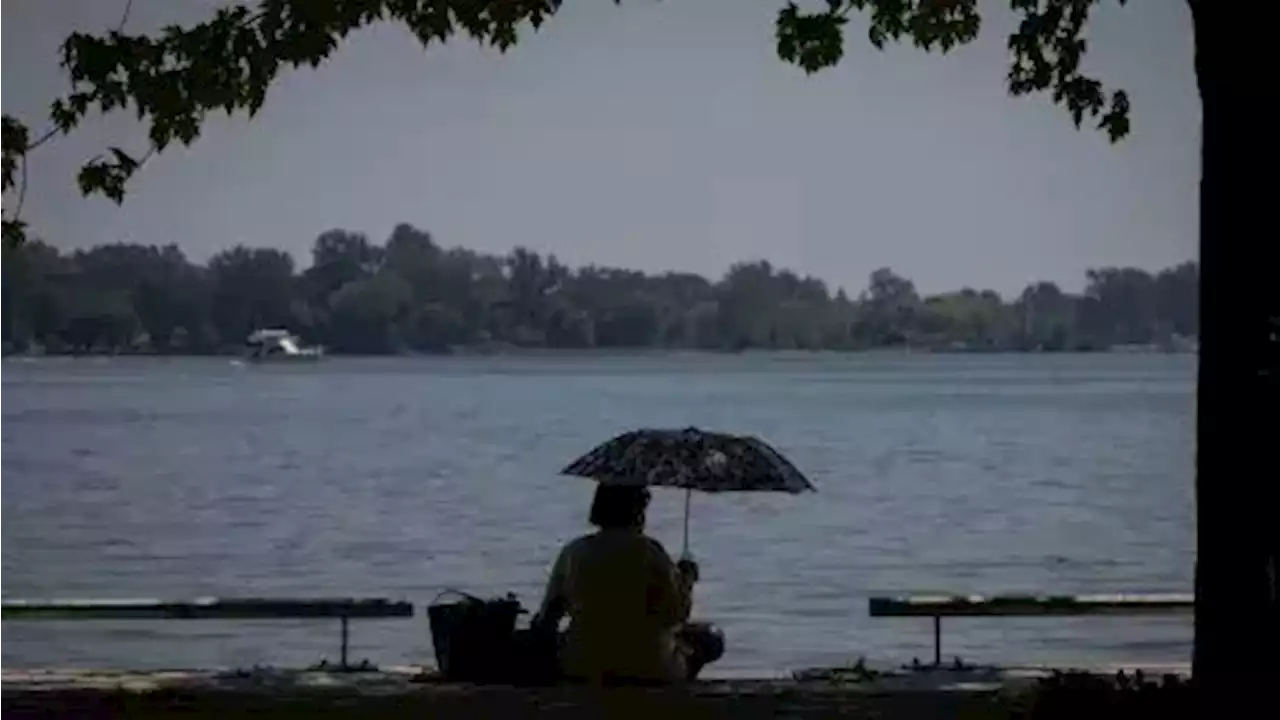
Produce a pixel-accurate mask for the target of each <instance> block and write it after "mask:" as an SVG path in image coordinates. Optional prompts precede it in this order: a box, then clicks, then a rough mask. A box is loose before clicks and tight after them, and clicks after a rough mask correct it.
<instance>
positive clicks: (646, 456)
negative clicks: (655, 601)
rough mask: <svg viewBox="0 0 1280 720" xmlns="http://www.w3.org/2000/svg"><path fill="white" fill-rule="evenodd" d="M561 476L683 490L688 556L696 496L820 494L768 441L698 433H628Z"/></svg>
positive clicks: (584, 457) (568, 469) (566, 470)
mask: <svg viewBox="0 0 1280 720" xmlns="http://www.w3.org/2000/svg"><path fill="white" fill-rule="evenodd" d="M561 473H562V474H565V475H576V476H578V477H587V478H591V479H593V480H597V481H600V482H605V483H619V484H637V485H650V486H658V487H676V488H684V490H685V491H686V494H685V499H684V549H683V552H682V554H683V555H685V556H687V555H688V552H689V506H690V502H691V498H692V496H693V491H694V490H701V491H703V492H711V493H716V492H785V493H802V492H805V491H808V490H815V488H814V487H813V484H812V483H810V482H809V480H808V479H806V478H805V476H804V474H803V473H801V472H800V471H799V470H797V469H796V466H795V465H792V464H791V463H790V462H789V461H788V460H787V459H786V458H784V457H782V454H781V453H779V452H778V451H777V450H774V449H773V448H772V447H770V446H769V445H768V443H766V442H764V441H763V440H760V439H759V438H755V437H750V436H745V435H729V434H727V433H714V432H706V431H704V430H699V429H697V428H685V429H683V430H671V429H646V430H633V431H631V432H627V433H623V434H621V435H619V436H617V437H615V438H613V439H611V440H608V441H606V442H605V443H603V444H601V445H599V446H597V447H596V448H595V449H593V450H592V451H591V452H588V453H587V454H586V455H583V456H582V457H580V458H578V459H577V460H574V461H573V462H571V463H569V465H568V467H566V468H565V469H564V470H562V471H561Z"/></svg>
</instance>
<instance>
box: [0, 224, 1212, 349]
mask: <svg viewBox="0 0 1280 720" xmlns="http://www.w3.org/2000/svg"><path fill="white" fill-rule="evenodd" d="M3 268H4V283H3V288H4V306H5V308H6V313H5V314H4V323H5V324H4V339H5V346H6V348H7V349H10V350H17V351H21V350H24V349H31V348H34V347H36V346H39V347H42V348H44V349H45V350H46V351H49V352H91V351H92V352H100V351H108V352H184V353H207V352H216V351H219V350H220V349H226V348H231V347H234V346H238V345H239V344H240V343H241V342H242V341H243V340H244V338H245V337H246V336H247V335H248V334H249V333H250V332H251V331H252V330H254V329H255V328H260V327H272V326H286V327H289V328H291V329H293V330H295V331H297V332H299V333H300V334H302V335H304V336H306V337H307V338H308V339H310V340H313V341H317V342H320V343H322V344H324V345H326V346H328V347H330V348H332V349H333V350H336V351H339V352H348V353H393V352H406V351H408V352H444V351H449V350H451V349H455V348H472V349H489V350H492V349H500V348H510V347H551V348H650V347H661V348H698V349H703V350H727V351H735V350H741V349H745V348H764V349H785V350H819V349H832V350H861V349H869V348H878V347H904V346H905V347H913V348H923V349H933V350H966V351H992V350H1047V351H1053V350H1088V349H1101V348H1106V347H1109V346H1112V345H1116V344H1152V343H1154V344H1163V343H1167V342H1171V341H1173V340H1175V339H1176V338H1177V337H1179V336H1181V337H1194V336H1196V335H1197V334H1198V331H1199V317H1198V305H1199V294H1198V293H1199V278H1200V276H1199V269H1198V267H1197V266H1196V265H1195V264H1194V263H1185V264H1182V265H1179V266H1176V267H1173V268H1169V269H1166V270H1164V271H1161V272H1160V273H1157V274H1155V275H1151V274H1149V273H1147V272H1145V271H1142V270H1138V269H1136V268H1101V269H1097V270H1090V271H1089V273H1088V276H1087V280H1088V286H1087V288H1086V291H1085V292H1084V293H1083V294H1082V295H1073V294H1069V293H1066V292H1063V291H1062V290H1061V289H1060V288H1058V287H1057V286H1055V285H1053V284H1052V283H1036V284H1033V285H1031V286H1028V287H1027V288H1026V290H1024V291H1023V292H1022V294H1021V295H1020V296H1019V297H1017V298H1015V299H1013V300H1012V301H1009V302H1006V301H1005V300H1003V299H1002V298H1001V297H1000V296H999V295H998V294H997V293H995V292H994V291H991V290H974V289H971V288H964V289H961V290H958V291H955V292H948V293H941V294H938V295H932V296H926V297H922V296H921V295H920V293H919V292H918V291H917V290H916V287H915V285H914V283H912V282H911V281H910V280H909V279H907V278H904V277H902V276H900V275H898V274H896V273H894V272H893V271H892V270H890V269H889V268H879V269H877V270H875V271H873V272H872V273H870V276H869V279H868V284H867V287H866V289H865V290H864V291H863V292H862V293H861V294H860V295H859V296H858V297H857V298H850V297H849V296H848V295H847V294H846V293H845V292H844V291H843V290H842V289H837V290H836V291H835V292H834V293H832V292H831V291H830V289H829V288H828V287H827V285H826V283H824V282H823V281H821V280H819V279H817V278H813V277H802V276H799V275H797V274H795V273H793V272H790V271H788V270H779V269H777V268H774V267H773V266H772V265H770V264H769V263H767V262H763V261H757V262H745V263H739V264H737V265H735V266H733V267H732V268H730V269H729V271H728V272H727V273H726V274H725V275H724V277H722V278H721V279H720V280H719V281H718V282H712V281H710V280H708V279H706V278H704V277H702V276H699V275H695V274H692V273H677V272H669V273H662V274H657V275H650V274H645V273H641V272H637V271H634V270H624V269H617V268H603V267H595V266H588V267H583V268H578V269H572V268H569V267H566V266H565V265H563V264H561V263H560V262H559V261H558V260H557V259H556V258H555V256H545V257H544V256H542V255H541V254H539V253H537V252H534V251H532V250H529V249H527V248H516V249H514V250H512V251H511V252H510V253H508V254H506V255H503V256H494V255H485V254H480V253H476V252H472V251H470V250H466V249H462V248H444V247H441V246H440V245H438V244H437V243H436V241H435V239H434V238H432V236H431V235H430V234H429V233H427V232H425V231H422V230H419V229H417V228H414V227H412V226H410V225H405V224H401V225H398V226H397V227H396V228H395V229H394V230H393V231H392V233H391V236H390V238H388V240H387V242H386V243H385V244H384V245H379V244H377V243H373V242H370V241H369V239H368V238H367V237H366V236H364V235H362V234H360V233H355V232H350V231H346V230H330V231H327V232H325V233H322V234H321V235H320V236H319V237H318V238H316V241H315V244H314V246H313V249H312V262H311V265H310V267H308V268H307V269H306V270H304V271H302V272H297V271H296V270H295V267H294V262H293V259H292V258H291V257H290V256H289V255H288V254H287V253H285V252H282V251H280V250H275V249H270V248H246V247H235V248H231V249H229V250H226V251H223V252H221V253H219V254H217V255H215V256H214V257H213V258H212V259H211V260H210V261H209V263H208V264H207V265H204V266H201V265H196V264H193V263H191V262H189V261H188V260H187V259H186V258H185V257H184V256H183V254H182V251H181V250H179V249H178V248H177V246H176V245H169V246H166V247H152V246H143V245H123V244H116V245H100V246H98V247H95V248H92V249H89V250H81V251H76V252H74V253H71V254H69V255H63V254H61V253H59V252H58V251H57V250H55V249H54V248H52V247H50V246H48V245H46V244H44V243H42V242H39V241H33V242H29V243H25V244H23V245H22V246H19V247H14V248H7V249H6V250H5V258H4V263H3Z"/></svg>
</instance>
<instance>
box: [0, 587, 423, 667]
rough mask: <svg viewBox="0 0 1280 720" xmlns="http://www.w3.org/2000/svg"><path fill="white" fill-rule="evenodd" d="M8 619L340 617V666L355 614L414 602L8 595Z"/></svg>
mask: <svg viewBox="0 0 1280 720" xmlns="http://www.w3.org/2000/svg"><path fill="white" fill-rule="evenodd" d="M0 613H2V615H0V616H2V617H3V619H5V620H267V619H318V618H337V619H338V620H339V621H340V623H341V632H342V646H341V664H340V667H341V668H342V669H348V668H350V666H349V665H348V664H347V648H348V646H349V637H350V630H349V627H348V625H349V623H350V621H351V620H352V619H370V618H384V619H385V618H407V617H413V604H412V603H409V602H404V601H402V600H388V599H385V598H212V597H210V598H197V599H195V600H191V601H174V600H114V599H112V600H80V599H76V600H4V601H3V602H2V603H0Z"/></svg>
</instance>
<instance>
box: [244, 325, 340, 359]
mask: <svg viewBox="0 0 1280 720" xmlns="http://www.w3.org/2000/svg"><path fill="white" fill-rule="evenodd" d="M244 346H245V358H246V359H248V360H250V361H253V362H277V361H282V362H288V361H292V360H319V359H320V358H321V357H323V356H324V349H323V348H320V347H313V346H307V345H303V344H302V340H301V339H299V338H298V336H297V335H294V334H293V333H291V332H289V331H288V330H281V329H272V328H268V329H264V330H254V331H253V332H252V333H250V334H249V337H248V338H247V339H246V340H245V341H244Z"/></svg>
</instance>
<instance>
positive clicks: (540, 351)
mask: <svg viewBox="0 0 1280 720" xmlns="http://www.w3.org/2000/svg"><path fill="white" fill-rule="evenodd" d="M1196 354H1197V352H1196V350H1195V349H1194V348H1191V349H1188V348H1161V347H1157V346H1152V347H1141V348H1133V347H1122V348H1098V349H1093V348H1071V349H1062V350H1046V349H1018V348H994V349H985V348H984V349H957V348H921V347H879V348H865V349H858V350H782V349H774V348H758V349H757V348H752V349H746V350H708V349H686V348H642V347H636V348H537V347H512V348H502V349H486V348H469V347H460V348H452V349H449V350H444V351H440V352H398V353H395V352H392V353H343V352H326V353H325V355H324V358H322V359H321V360H320V362H323V360H324V359H327V358H344V359H345V358H415V357H417V358H487V357H511V358H536V357H673V356H714V357H724V356H742V355H757V356H791V357H829V356H835V355H840V356H845V355H850V356H852V355H856V356H867V355H873V356H874V355H879V356H899V355H1196ZM4 357H5V358H14V359H20V358H28V359H38V358H72V359H75V358H104V357H108V358H109V357H144V358H177V359H181V358H228V359H237V358H242V357H243V355H242V354H241V353H239V352H234V351H222V352H181V351H165V352H159V351H150V350H126V351H112V350H92V351H88V352H70V351H58V352H29V351H28V352H8V351H6V352H5V353H4ZM266 364H277V363H266ZM278 364H289V363H287V362H285V363H278Z"/></svg>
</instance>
